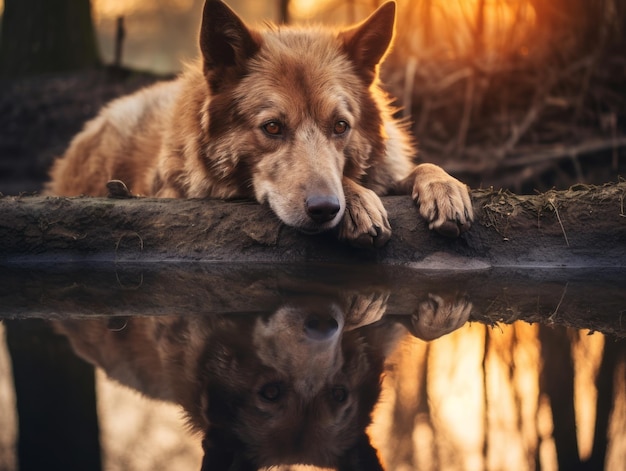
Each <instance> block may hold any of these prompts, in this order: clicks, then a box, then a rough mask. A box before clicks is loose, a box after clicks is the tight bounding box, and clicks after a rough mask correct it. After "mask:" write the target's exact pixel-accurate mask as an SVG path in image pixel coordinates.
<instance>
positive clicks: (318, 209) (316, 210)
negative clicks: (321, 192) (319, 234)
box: [306, 196, 341, 224]
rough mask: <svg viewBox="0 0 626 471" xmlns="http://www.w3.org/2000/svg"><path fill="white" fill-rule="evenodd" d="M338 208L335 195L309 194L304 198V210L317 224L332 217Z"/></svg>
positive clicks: (339, 206) (339, 207)
mask: <svg viewBox="0 0 626 471" xmlns="http://www.w3.org/2000/svg"><path fill="white" fill-rule="evenodd" d="M340 209H341V205H340V204H339V198H337V197H336V196H309V197H308V198H307V199H306V212H307V214H308V215H309V217H310V218H311V219H313V220H314V221H315V222H317V223H318V224H322V223H325V222H328V221H331V220H332V219H334V217H335V216H337V213H338V212H339V210H340Z"/></svg>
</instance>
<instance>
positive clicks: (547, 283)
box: [0, 263, 626, 337]
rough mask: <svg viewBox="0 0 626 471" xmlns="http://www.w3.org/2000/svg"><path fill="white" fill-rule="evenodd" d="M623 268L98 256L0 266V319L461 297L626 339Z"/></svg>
mask: <svg viewBox="0 0 626 471" xmlns="http://www.w3.org/2000/svg"><path fill="white" fill-rule="evenodd" d="M624 286H626V272H625V271H624V270H621V269H617V270H614V269H602V270H594V271H589V270H547V271H546V270H504V269H491V270H483V271H479V272H467V271H466V272H453V273H444V272H437V273H433V272H421V271H418V270H413V269H409V268H404V267H390V266H385V265H368V266H355V265H348V264H345V265H334V264H333V265H329V264H322V265H319V264H307V265H303V264H249V263H246V264H242V263H239V264H237V263H228V264H226V263H184V264H176V263H168V264H163V263H141V264H136V263H118V264H113V263H106V264H82V263H81V264H66V265H58V264H55V265H52V266H41V265H27V266H15V265H13V266H11V265H10V266H5V267H3V268H2V269H1V270H0V299H1V300H2V301H1V302H0V319H2V318H7V317H8V318H12V317H17V318H24V317H42V318H58V317H64V318H67V317H75V316H81V317H83V316H112V315H117V316H128V315H142V316H152V315H167V314H178V315H197V314H201V315H206V314H211V313H227V314H233V315H237V314H244V315H248V314H255V313H267V312H271V311H274V310H276V309H277V308H278V307H280V306H281V305H284V304H285V303H289V302H290V300H292V299H298V297H301V296H302V295H303V294H306V295H307V296H308V297H319V298H320V299H322V300H324V301H327V300H328V299H334V298H341V297H345V296H357V295H358V296H361V297H368V296H373V295H377V296H383V297H387V296H388V302H387V310H386V312H387V314H388V315H391V316H406V315H410V314H412V313H414V312H415V311H416V309H417V306H418V305H419V304H420V303H422V302H424V301H426V300H428V299H429V294H434V295H437V296H440V297H441V298H443V299H444V300H454V299H455V298H458V297H459V296H464V297H465V298H466V299H468V300H469V301H470V302H471V303H472V304H473V309H472V315H471V318H472V319H473V320H476V321H480V322H484V323H487V324H495V323H497V322H505V323H509V322H513V321H516V320H524V321H527V322H544V323H549V324H559V325H565V326H572V327H577V328H586V329H591V330H597V331H600V332H605V333H608V334H613V335H615V336H618V337H626V322H624V320H623V319H622V317H623V310H624V306H626V290H624V289H623V287H624Z"/></svg>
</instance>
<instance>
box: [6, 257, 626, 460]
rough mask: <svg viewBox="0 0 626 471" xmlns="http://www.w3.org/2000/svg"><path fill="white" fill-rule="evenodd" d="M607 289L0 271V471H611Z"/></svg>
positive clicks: (365, 278) (273, 272)
mask: <svg viewBox="0 0 626 471" xmlns="http://www.w3.org/2000/svg"><path fill="white" fill-rule="evenodd" d="M625 287H626V273H624V271H623V270H622V271H619V270H606V269H605V270H602V271H590V270H571V269H570V270H547V271H546V270H543V271H540V270H537V271H534V270H521V271H513V270H494V269H492V270H485V271H478V272H466V273H445V272H440V271H438V272H418V271H415V270H409V269H405V268H401V267H381V266H368V265H363V266H356V267H355V266H349V267H348V266H331V265H304V266H303V265H299V266H292V265H267V264H259V265H225V264H207V263H204V264H185V265H179V264H145V265H131V264H110V265H80V264H73V265H55V266H41V265H33V266H28V267H23V266H22V267H16V266H3V267H1V269H0V300H1V301H0V320H1V322H0V470H2V471H4V470H7V471H13V470H18V469H21V470H30V469H38V470H39V469H46V470H56V469H63V470H69V469H76V470H89V469H94V470H97V469H105V470H161V469H162V470H181V469H184V470H186V469H197V470H200V469H201V467H203V469H207V470H209V469H211V470H229V469H230V470H255V469H257V468H258V467H260V466H271V465H277V464H283V466H282V467H280V468H274V469H282V470H287V469H294V470H295V469H303V468H302V467H300V466H295V465H294V464H295V463H309V464H313V465H316V466H318V467H326V468H335V467H340V469H342V470H350V469H355V470H356V469H359V470H361V469H363V470H375V469H380V468H379V467H378V466H379V465H378V464H377V463H378V461H380V462H381V463H382V464H383V466H384V469H386V470H388V471H389V470H395V471H405V470H507V471H510V470H539V469H541V470H556V469H561V470H574V469H589V470H602V469H607V470H623V469H626V468H625V466H626V315H625V314H626V289H625ZM94 366H95V369H94ZM289 464H291V465H289ZM305 469H312V468H305Z"/></svg>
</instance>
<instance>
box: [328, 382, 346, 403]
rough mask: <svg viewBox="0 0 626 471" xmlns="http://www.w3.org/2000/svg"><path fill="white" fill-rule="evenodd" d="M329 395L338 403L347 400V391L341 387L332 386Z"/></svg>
mask: <svg viewBox="0 0 626 471" xmlns="http://www.w3.org/2000/svg"><path fill="white" fill-rule="evenodd" d="M330 394H331V396H332V397H333V399H334V400H335V401H337V402H339V403H342V402H345V401H346V399H348V391H347V390H346V388H344V387H343V386H334V387H333V388H332V389H331V390H330Z"/></svg>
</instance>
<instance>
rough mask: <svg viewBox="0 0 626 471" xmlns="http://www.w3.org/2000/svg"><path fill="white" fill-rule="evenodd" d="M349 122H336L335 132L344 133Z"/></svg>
mask: <svg viewBox="0 0 626 471" xmlns="http://www.w3.org/2000/svg"><path fill="white" fill-rule="evenodd" d="M348 128H349V126H348V123H347V122H345V121H343V120H341V121H337V122H336V123H335V127H334V128H333V132H334V133H335V134H344V133H345V132H346V131H347V130H348Z"/></svg>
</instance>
